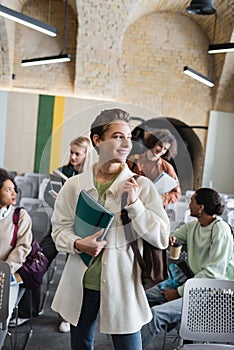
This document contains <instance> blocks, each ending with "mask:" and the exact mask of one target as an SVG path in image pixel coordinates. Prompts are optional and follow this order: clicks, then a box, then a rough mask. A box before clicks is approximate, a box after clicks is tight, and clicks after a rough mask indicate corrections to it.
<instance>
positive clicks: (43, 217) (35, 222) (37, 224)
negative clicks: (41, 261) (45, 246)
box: [28, 209, 51, 243]
mask: <svg viewBox="0 0 234 350" xmlns="http://www.w3.org/2000/svg"><path fill="white" fill-rule="evenodd" d="M28 213H29V215H30V217H31V219H32V233H33V236H34V238H35V239H36V240H37V241H38V242H39V243H40V242H41V240H42V238H43V237H44V236H46V235H47V234H48V233H49V231H50V228H51V222H50V218H49V217H48V215H47V213H46V211H44V210H37V209H36V210H35V209H33V210H30V211H28Z"/></svg>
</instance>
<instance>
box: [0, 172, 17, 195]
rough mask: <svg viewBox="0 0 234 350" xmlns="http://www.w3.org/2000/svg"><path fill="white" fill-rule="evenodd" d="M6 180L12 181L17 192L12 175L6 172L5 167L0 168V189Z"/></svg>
mask: <svg viewBox="0 0 234 350" xmlns="http://www.w3.org/2000/svg"><path fill="white" fill-rule="evenodd" d="M6 180H10V181H12V182H13V184H14V186H15V192H17V186H16V183H15V181H14V179H13V177H12V176H11V175H10V174H8V172H7V171H6V170H5V169H3V168H0V189H1V188H2V187H3V184H4V182H5V181H6Z"/></svg>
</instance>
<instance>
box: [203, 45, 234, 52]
mask: <svg viewBox="0 0 234 350" xmlns="http://www.w3.org/2000/svg"><path fill="white" fill-rule="evenodd" d="M208 52H209V53H224V52H234V43H227V44H212V45H209V49H208Z"/></svg>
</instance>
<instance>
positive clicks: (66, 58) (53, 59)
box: [21, 0, 71, 67]
mask: <svg viewBox="0 0 234 350" xmlns="http://www.w3.org/2000/svg"><path fill="white" fill-rule="evenodd" d="M67 20H68V0H66V8H65V21H64V30H63V48H62V51H61V52H60V54H59V55H58V56H47V57H39V58H31V59H26V60H22V61H21V66H22V67H29V66H39V65H42V64H51V63H64V62H70V61H71V55H70V54H69V53H66V54H65V53H64V51H65V50H66V42H67Z"/></svg>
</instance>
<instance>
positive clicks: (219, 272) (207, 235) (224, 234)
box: [170, 218, 234, 296]
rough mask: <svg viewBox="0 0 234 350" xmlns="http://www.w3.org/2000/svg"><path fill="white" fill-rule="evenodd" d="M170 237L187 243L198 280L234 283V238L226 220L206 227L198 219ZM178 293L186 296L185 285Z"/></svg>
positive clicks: (190, 262) (218, 220) (193, 269)
mask: <svg viewBox="0 0 234 350" xmlns="http://www.w3.org/2000/svg"><path fill="white" fill-rule="evenodd" d="M170 236H175V237H176V238H177V240H178V241H181V242H182V243H186V244H187V252H188V265H189V267H190V268H191V270H192V271H193V273H194V275H195V276H194V278H212V279H227V280H234V256H233V235H232V233H231V230H230V227H229V225H228V224H227V223H226V222H224V221H223V220H222V219H220V218H218V219H216V220H215V221H213V222H212V223H211V224H210V225H208V226H206V227H203V226H201V224H200V223H199V221H197V220H194V221H191V222H188V223H187V224H185V225H183V226H181V227H180V228H178V229H177V230H175V231H174V232H171V233H170ZM178 293H179V294H180V295H181V296H182V295H183V286H180V287H178Z"/></svg>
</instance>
